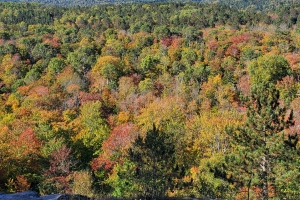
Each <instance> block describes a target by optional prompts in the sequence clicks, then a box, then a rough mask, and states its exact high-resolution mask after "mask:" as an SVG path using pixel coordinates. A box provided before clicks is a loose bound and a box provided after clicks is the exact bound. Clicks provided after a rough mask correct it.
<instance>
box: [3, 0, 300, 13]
mask: <svg viewBox="0 0 300 200" xmlns="http://www.w3.org/2000/svg"><path fill="white" fill-rule="evenodd" d="M4 1H9V2H27V3H43V4H51V5H59V6H91V5H103V4H111V5H112V4H124V3H125V4H128V3H163V2H173V3H174V2H176V3H188V2H200V3H216V4H224V5H227V6H230V7H233V8H238V9H250V10H264V11H265V10H274V9H276V8H278V7H280V6H285V5H291V4H295V3H300V0H262V1H261V0H84V1H82V0H4ZM0 2H1V1H0Z"/></svg>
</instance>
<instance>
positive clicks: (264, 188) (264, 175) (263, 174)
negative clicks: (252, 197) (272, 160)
mask: <svg viewBox="0 0 300 200" xmlns="http://www.w3.org/2000/svg"><path fill="white" fill-rule="evenodd" d="M267 164H268V160H267V158H266V156H263V158H262V163H261V169H262V172H261V178H262V181H263V185H262V199H263V200H268V171H267V170H268V167H267Z"/></svg>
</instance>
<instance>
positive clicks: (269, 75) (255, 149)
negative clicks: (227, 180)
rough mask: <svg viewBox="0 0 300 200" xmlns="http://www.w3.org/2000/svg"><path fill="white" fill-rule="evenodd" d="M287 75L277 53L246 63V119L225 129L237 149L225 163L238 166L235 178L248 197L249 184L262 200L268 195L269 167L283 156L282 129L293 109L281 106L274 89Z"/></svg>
mask: <svg viewBox="0 0 300 200" xmlns="http://www.w3.org/2000/svg"><path fill="white" fill-rule="evenodd" d="M288 74H289V67H288V63H287V61H286V60H285V59H284V58H282V57H280V56H263V57H260V58H258V59H257V60H255V61H253V62H252V63H251V64H250V65H249V75H250V84H251V93H250V96H249V97H247V98H245V100H246V105H247V121H246V123H245V124H244V126H242V127H239V128H237V129H236V130H232V129H231V130H230V129H228V132H229V134H230V135H231V136H232V139H233V140H232V141H233V143H235V145H236V147H237V148H236V149H237V150H236V151H235V153H234V154H231V155H230V156H228V157H227V159H228V160H227V162H231V163H235V164H237V165H239V166H237V167H238V169H239V170H238V172H237V173H236V174H239V175H235V179H236V180H239V181H241V182H242V185H243V186H245V185H247V188H248V199H250V197H249V189H250V187H251V186H252V185H254V186H256V187H259V188H260V190H261V198H262V199H264V200H266V199H268V197H269V193H270V191H269V190H270V186H272V188H274V179H275V178H276V173H275V172H274V170H273V169H274V166H275V164H276V163H278V162H277V161H278V160H280V159H281V157H282V156H283V155H284V148H283V146H284V137H283V136H284V135H283V130H284V129H285V128H288V127H289V126H291V125H292V124H293V112H292V111H291V112H287V107H285V106H283V105H281V103H280V95H279V91H278V89H277V88H276V82H277V81H279V80H281V79H282V78H283V77H284V76H286V75H288ZM287 113H288V114H289V116H286V115H287ZM238 176H239V177H238Z"/></svg>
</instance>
